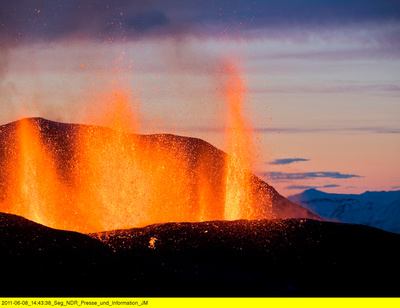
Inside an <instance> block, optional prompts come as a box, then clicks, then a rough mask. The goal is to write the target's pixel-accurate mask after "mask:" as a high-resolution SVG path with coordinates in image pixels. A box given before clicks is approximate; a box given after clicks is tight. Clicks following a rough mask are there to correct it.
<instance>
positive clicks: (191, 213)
mask: <svg viewBox="0 0 400 308" xmlns="http://www.w3.org/2000/svg"><path fill="white" fill-rule="evenodd" d="M221 72H222V74H221V76H223V77H221V78H222V80H220V81H218V82H219V83H220V84H221V85H222V87H221V94H222V98H223V100H224V102H225V103H226V107H227V108H226V110H227V112H226V119H227V130H226V137H225V139H226V144H227V149H228V153H229V155H228V156H227V157H226V159H224V163H223V164H224V166H222V168H221V170H222V172H221V174H220V176H219V174H218V171H215V174H217V175H216V176H215V177H214V178H213V179H212V178H210V176H209V174H210V170H209V169H210V168H215V166H210V165H207V164H206V163H205V162H202V161H199V162H193V161H192V160H191V159H189V157H188V156H187V155H185V153H183V152H184V151H185V149H184V146H185V145H184V144H182V142H180V141H179V140H178V139H177V140H176V141H175V139H174V138H175V137H176V136H175V137H174V136H171V135H159V136H158V137H157V138H159V139H158V141H157V142H159V143H160V142H164V140H162V139H163V138H170V139H171V140H172V142H169V143H168V146H167V147H155V148H151V147H150V148H149V147H147V148H145V147H144V146H143V144H142V143H140V142H139V141H138V140H139V139H138V138H132V136H133V135H132V134H128V133H126V132H125V130H126V128H129V130H130V131H134V132H135V133H139V132H140V123H139V116H138V112H137V111H136V109H135V108H134V107H132V105H134V104H133V98H132V95H131V93H130V91H129V90H127V88H126V87H123V86H121V85H119V86H116V85H114V84H113V85H112V86H111V87H110V88H107V89H105V90H104V91H103V92H101V91H99V93H96V95H95V96H96V100H97V101H98V102H100V104H98V105H96V107H95V108H94V109H93V117H96V120H97V121H99V120H100V124H102V126H107V127H109V128H111V129H112V130H104V129H98V128H96V127H94V126H81V127H83V128H84V129H81V130H80V131H78V132H77V134H76V135H77V138H76V139H74V144H73V145H70V146H72V147H73V155H72V157H70V158H69V159H67V160H65V162H64V163H68V164H69V166H68V170H69V175H68V176H67V175H66V173H65V172H62V171H60V167H59V165H60V162H59V159H56V156H57V155H59V154H57V153H56V151H57V149H55V148H54V147H52V146H51V145H50V146H49V144H48V142H47V143H46V141H45V140H44V139H43V138H42V137H41V127H40V126H39V125H35V123H34V122H32V121H29V120H28V119H25V120H21V121H18V122H17V123H18V128H17V136H16V138H15V140H16V144H17V146H16V153H12V154H13V156H12V157H13V158H12V159H9V160H7V166H6V170H7V176H8V179H7V189H5V190H3V192H4V195H3V196H2V198H1V199H0V211H2V212H6V213H12V214H17V215H20V216H23V217H25V218H28V219H31V220H33V221H36V222H39V223H41V224H43V225H46V226H49V227H53V228H57V229H64V230H73V231H79V232H96V231H105V230H113V229H123V228H133V227H140V226H145V225H149V224H153V223H163V222H184V221H186V222H199V221H206V220H236V219H256V218H272V217H271V214H270V213H269V212H268V208H269V206H265V205H266V204H269V205H270V202H269V196H268V194H266V195H265V194H264V195H263V196H262V198H263V199H264V200H261V199H260V195H258V196H257V200H254V199H256V198H255V197H254V196H253V190H252V185H253V184H252V181H251V179H252V175H251V174H250V165H251V157H252V153H251V148H252V147H251V129H250V127H249V126H248V123H247V122H246V120H245V117H244V115H243V104H244V100H245V94H246V85H245V82H244V81H243V79H242V77H241V72H240V69H239V68H238V66H237V65H234V64H232V63H231V64H229V65H226V66H225V67H224V68H223V69H221ZM136 103H137V104H138V102H135V104H136ZM138 136H139V135H138ZM63 168H65V166H64V167H62V168H61V169H63ZM215 191H217V193H215ZM219 192H221V193H219ZM261 204H262V205H263V206H260V205H261Z"/></svg>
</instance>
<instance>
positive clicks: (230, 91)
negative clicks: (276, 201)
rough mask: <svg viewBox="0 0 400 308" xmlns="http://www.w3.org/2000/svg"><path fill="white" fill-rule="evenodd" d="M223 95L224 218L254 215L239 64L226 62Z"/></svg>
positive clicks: (242, 87)
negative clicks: (225, 125)
mask: <svg viewBox="0 0 400 308" xmlns="http://www.w3.org/2000/svg"><path fill="white" fill-rule="evenodd" d="M225 71H226V75H227V76H226V79H225V80H226V81H225V85H224V87H223V94H224V95H223V96H224V100H225V104H226V106H227V134H226V143H227V151H228V154H229V156H228V158H227V160H226V167H225V168H226V197H225V213H224V218H225V219H226V220H236V219H252V218H254V213H253V207H252V199H251V173H250V162H251V161H250V160H251V147H252V144H251V131H252V130H251V127H250V126H249V125H248V123H247V122H246V119H245V116H244V113H243V111H244V110H243V108H244V103H245V98H246V97H245V95H246V91H247V86H246V84H245V83H244V81H243V78H242V77H241V72H240V70H239V67H238V65H235V64H234V62H232V63H230V64H228V65H226V68H225Z"/></svg>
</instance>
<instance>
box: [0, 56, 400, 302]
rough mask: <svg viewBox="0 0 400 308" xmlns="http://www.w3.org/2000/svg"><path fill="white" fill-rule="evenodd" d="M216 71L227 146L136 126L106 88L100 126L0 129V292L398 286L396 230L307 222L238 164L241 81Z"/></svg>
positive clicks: (117, 95) (323, 290)
mask: <svg viewBox="0 0 400 308" xmlns="http://www.w3.org/2000/svg"><path fill="white" fill-rule="evenodd" d="M222 72H223V78H222V81H221V84H222V86H221V88H222V91H221V93H222V101H223V102H224V103H225V104H226V106H227V108H226V110H227V111H226V119H227V129H226V130H225V134H226V136H225V140H226V148H227V149H228V150H227V151H228V153H225V152H223V151H221V150H219V149H217V148H216V147H214V146H212V145H211V144H210V143H208V142H206V141H203V140H201V139H197V138H191V137H183V136H177V135H171V134H154V135H143V134H139V132H140V123H139V122H138V119H139V117H138V115H137V112H136V111H135V108H130V107H129V106H130V105H129V104H130V103H131V102H132V100H133V96H132V95H131V92H130V91H129V90H127V89H126V88H124V87H121V86H116V85H112V86H110V87H109V88H105V89H104V92H99V93H96V96H97V97H98V99H100V100H101V104H100V105H96V106H98V108H95V110H96V113H94V114H92V116H93V117H94V118H96V120H99V119H100V123H102V124H103V125H82V124H71V123H60V122H53V121H50V120H46V119H43V118H39V117H36V118H24V119H21V120H19V121H15V122H12V123H9V124H6V125H2V126H0V174H1V177H0V235H1V238H2V241H1V243H0V256H1V258H2V260H3V261H4V264H7V266H6V269H5V270H4V277H8V278H7V285H6V286H5V287H4V288H1V291H0V294H1V295H5V296H10V295H11V296H21V295H22V296H195V297H198V296H268V295H272V296H277V295H278V296H281V295H301V296H304V295H306V296H315V295H322V296H332V295H333V296H348V295H351V296H354V295H361V296H365V295H370V296H371V295H390V296H393V295H398V290H399V284H398V279H397V277H398V275H399V267H398V266H397V265H396V264H397V262H398V258H399V252H398V249H397V244H396V243H399V241H400V238H399V236H398V235H395V234H390V233H388V232H384V231H380V230H376V229H373V228H369V227H365V226H356V225H346V224H336V223H332V222H324V221H320V218H319V217H318V216H316V215H314V214H312V213H311V212H309V211H308V210H306V209H304V208H303V207H300V206H299V205H297V204H294V203H292V202H290V201H289V200H287V199H285V198H284V197H282V196H281V195H280V194H279V193H278V192H277V191H276V190H275V189H274V188H273V187H272V186H270V185H268V184H267V183H265V182H264V181H262V180H261V179H260V178H258V177H256V176H255V175H254V174H252V173H251V170H252V157H253V155H254V154H253V152H252V148H253V146H252V142H251V131H252V129H251V126H250V125H249V123H248V122H247V121H246V117H245V116H244V110H243V108H244V106H243V105H244V104H243V101H244V97H245V93H246V85H245V83H244V81H243V79H242V77H241V74H240V70H239V69H238V68H237V67H236V66H235V65H232V64H229V65H228V66H226V67H224V69H223V70H222ZM127 130H129V131H127ZM317 220H319V221H317ZM57 229H59V230H57ZM71 231H77V232H78V233H77V232H71ZM82 233H86V234H82ZM374 262H377V263H378V264H380V266H378V267H373V266H371V264H373V263H374ZM349 273H352V275H351V277H349ZM20 277H24V279H21V278H20ZM127 277H129V279H126V278H127ZM343 277H346V279H343ZM371 277H373V278H371ZM377 277H378V278H377ZM340 279H341V280H345V281H341V282H340V283H337V281H338V280H340ZM71 282H72V283H71Z"/></svg>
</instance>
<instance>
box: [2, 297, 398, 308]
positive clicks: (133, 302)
mask: <svg viewBox="0 0 400 308" xmlns="http://www.w3.org/2000/svg"><path fill="white" fill-rule="evenodd" d="M0 304H1V305H0V306H2V307H104V308H106V307H130V308H136V307H143V308H158V307H163V308H164V307H167V308H168V307H173V308H180V307H182V308H188V307H202V308H203V307H204V308H209V307H232V308H234V307H240V308H243V307H271V308H278V307H279V308H280V307H291V308H303V307H304V308H313V307H315V308H317V307H318V308H321V307H324V308H325V307H335V308H345V307H351V308H355V307H374V308H375V307H389V308H392V307H393V308H395V307H396V308H398V307H400V298H154V297H149V298H128V297H118V298H113V297H110V298H107V297H104V298H103V297H95V298H80V297H79V298H78V297H76V298H75V297H74V298H72V297H70V298H68V297H66V298H33V297H25V298H1V303H0Z"/></svg>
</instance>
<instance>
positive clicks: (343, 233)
mask: <svg viewBox="0 0 400 308" xmlns="http://www.w3.org/2000/svg"><path fill="white" fill-rule="evenodd" d="M0 238H1V242H0V258H1V260H2V287H1V288H0V296H64V297H65V296H108V297H110V296H111V297H112V296H130V297H136V296H145V297H150V296H153V297H154V296H174V297H176V296H178V297H182V296H191V297H193V296H194V297H201V296H208V297H209V296H218V297H220V296H262V297H265V296H400V280H399V277H400V266H399V260H400V251H399V249H398V247H399V245H400V235H397V234H393V233H389V232H385V231H382V230H378V229H375V228H371V227H367V226H361V225H352V224H339V223H332V222H321V221H315V220H309V219H276V220H255V221H245V220H239V221H213V222H201V223H167V224H158V225H151V226H147V227H144V228H135V229H129V230H117V231H110V232H102V233H95V234H90V236H89V235H83V234H79V233H75V232H68V231H59V230H54V229H51V228H47V227H44V226H41V225H38V224H36V223H33V222H31V221H28V220H26V219H24V218H21V217H18V216H15V215H9V214H0Z"/></svg>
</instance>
